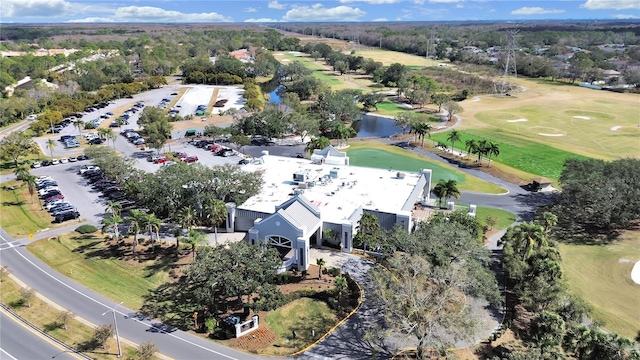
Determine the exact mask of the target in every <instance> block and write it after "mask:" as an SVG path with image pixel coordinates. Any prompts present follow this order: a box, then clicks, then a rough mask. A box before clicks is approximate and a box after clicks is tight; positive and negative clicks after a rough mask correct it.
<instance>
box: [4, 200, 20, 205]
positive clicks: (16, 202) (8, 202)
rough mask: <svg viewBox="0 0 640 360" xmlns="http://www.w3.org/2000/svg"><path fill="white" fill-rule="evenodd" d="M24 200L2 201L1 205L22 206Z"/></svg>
mask: <svg viewBox="0 0 640 360" xmlns="http://www.w3.org/2000/svg"><path fill="white" fill-rule="evenodd" d="M22 205H24V201H3V202H2V206H22Z"/></svg>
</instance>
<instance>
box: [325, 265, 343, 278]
mask: <svg viewBox="0 0 640 360" xmlns="http://www.w3.org/2000/svg"><path fill="white" fill-rule="evenodd" d="M327 272H328V273H329V274H330V275H331V276H334V277H335V276H340V274H342V271H341V270H340V269H339V268H336V267H332V268H329V269H328V270H327Z"/></svg>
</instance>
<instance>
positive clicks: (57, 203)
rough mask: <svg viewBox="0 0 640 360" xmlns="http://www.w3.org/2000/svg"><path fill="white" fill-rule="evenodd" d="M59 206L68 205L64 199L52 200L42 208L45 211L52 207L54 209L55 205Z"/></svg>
mask: <svg viewBox="0 0 640 360" xmlns="http://www.w3.org/2000/svg"><path fill="white" fill-rule="evenodd" d="M59 204H69V203H68V202H66V201H64V199H57V200H53V201H52V202H50V203H48V204H47V205H45V206H44V207H45V208H46V209H47V210H51V208H53V207H55V206H56V205H59Z"/></svg>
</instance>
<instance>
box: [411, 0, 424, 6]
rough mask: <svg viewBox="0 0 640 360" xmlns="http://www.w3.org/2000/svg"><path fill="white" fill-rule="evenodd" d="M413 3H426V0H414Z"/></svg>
mask: <svg viewBox="0 0 640 360" xmlns="http://www.w3.org/2000/svg"><path fill="white" fill-rule="evenodd" d="M413 3H414V4H416V5H424V0H413Z"/></svg>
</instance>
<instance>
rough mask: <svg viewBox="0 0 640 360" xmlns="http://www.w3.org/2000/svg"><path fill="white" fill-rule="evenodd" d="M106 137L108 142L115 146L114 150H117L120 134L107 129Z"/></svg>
mask: <svg viewBox="0 0 640 360" xmlns="http://www.w3.org/2000/svg"><path fill="white" fill-rule="evenodd" d="M105 136H106V137H107V139H108V140H111V145H113V149H114V150H115V148H116V140H118V134H116V132H115V131H113V129H107V131H106V132H105Z"/></svg>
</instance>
